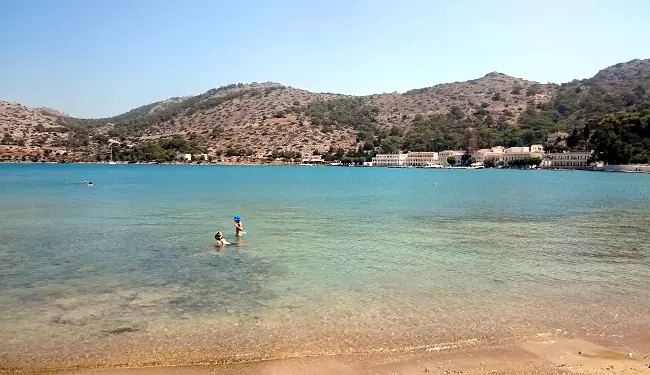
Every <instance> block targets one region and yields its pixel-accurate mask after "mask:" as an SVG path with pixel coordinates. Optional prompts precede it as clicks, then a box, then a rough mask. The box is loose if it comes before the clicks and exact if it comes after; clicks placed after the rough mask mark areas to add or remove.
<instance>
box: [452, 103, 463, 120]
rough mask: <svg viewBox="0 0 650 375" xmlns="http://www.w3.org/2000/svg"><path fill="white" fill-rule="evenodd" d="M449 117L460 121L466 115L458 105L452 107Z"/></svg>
mask: <svg viewBox="0 0 650 375" xmlns="http://www.w3.org/2000/svg"><path fill="white" fill-rule="evenodd" d="M449 115H450V116H451V117H452V118H453V119H455V120H460V119H462V118H463V117H465V113H464V112H463V110H462V109H460V107H459V106H457V105H454V106H452V107H451V109H450V110H449Z"/></svg>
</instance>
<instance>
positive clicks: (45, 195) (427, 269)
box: [0, 164, 650, 370]
mask: <svg viewBox="0 0 650 375" xmlns="http://www.w3.org/2000/svg"><path fill="white" fill-rule="evenodd" d="M85 181H92V182H93V186H88V185H87V183H85ZM236 214H239V215H241V216H242V221H243V224H244V230H245V231H246V234H245V235H244V236H243V237H241V238H240V239H239V240H238V239H236V238H235V236H234V233H233V230H234V225H233V216H234V215H236ZM649 227H650V175H644V174H633V173H605V172H584V171H541V170H449V169H442V170H440V169H389V168H363V167H307V166H174V165H107V164H104V165H92V164H0V369H5V370H6V369H62V368H83V367H86V366H87V367H96V366H99V367H102V366H126V365H128V366H165V365H184V364H187V365H195V364H222V363H235V362H240V361H255V360H261V359H270V358H291V357H301V356H318V355H333V354H340V353H342V354H350V353H383V352H386V353H395V352H409V351H433V350H444V349H445V348H452V347H454V348H455V347H472V346H477V347H479V346H493V347H498V346H503V345H508V344H511V343H517V342H521V341H525V340H531V339H533V340H534V339H539V338H544V337H548V336H554V337H555V336H558V335H563V336H567V337H582V338H586V339H589V340H592V341H593V340H596V341H598V340H600V341H609V342H614V343H616V344H617V345H619V347H626V346H627V347H634V345H636V343H640V342H646V343H647V341H644V340H646V339H647V338H648V337H647V336H648V332H650V308H648V306H650V293H649V292H648V287H649V286H650V231H649V230H648V228H649ZM216 231H221V232H223V233H225V235H226V239H227V240H229V241H231V242H233V243H235V244H234V245H232V246H227V247H225V248H217V247H216V246H215V240H214V234H215V232H216ZM644 335H645V336H644Z"/></svg>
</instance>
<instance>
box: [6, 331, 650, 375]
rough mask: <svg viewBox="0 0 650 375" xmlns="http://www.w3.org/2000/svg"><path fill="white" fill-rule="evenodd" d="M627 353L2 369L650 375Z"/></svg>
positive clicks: (471, 352) (648, 350) (557, 342)
mask: <svg viewBox="0 0 650 375" xmlns="http://www.w3.org/2000/svg"><path fill="white" fill-rule="evenodd" d="M637 347H638V348H640V351H638V352H629V353H625V352H623V351H620V350H615V348H612V347H605V346H601V345H597V344H595V343H592V342H588V341H585V340H582V339H576V338H566V337H543V338H540V339H539V340H534V341H529V342H525V343H521V344H517V345H513V346H509V347H505V346H501V347H453V345H451V346H448V347H445V346H439V347H433V348H426V349H421V350H416V351H413V352H408V353H404V352H401V353H374V354H355V355H333V356H320V357H301V358H284V359H275V360H265V361H255V362H247V363H236V364H230V365H205V366H187V367H186V366H173V367H155V366H152V367H129V366H128V365H124V366H119V367H112V368H85V369H79V368H77V369H65V370H56V371H53V370H33V371H27V370H18V369H15V370H10V369H4V370H0V373H7V374H22V373H33V374H49V375H117V374H129V375H154V374H163V375H174V374H178V375H208V374H210V375H252V374H263V375H281V374H282V375H284V374H295V375H298V374H319V375H320V374H323V375H325V374H327V375H330V374H331V375H334V374H340V375H366V374H367V375H380V374H386V375H396V374H399V375H415V374H441V375H442V374H444V375H450V374H464V375H472V374H503V375H510V374H512V375H515V374H516V375H524V374H585V375H602V374H613V375H627V374H650V342H645V343H639V345H637Z"/></svg>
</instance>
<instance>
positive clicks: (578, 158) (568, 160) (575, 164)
mask: <svg viewBox="0 0 650 375" xmlns="http://www.w3.org/2000/svg"><path fill="white" fill-rule="evenodd" d="M592 153H593V151H581V152H550V153H548V154H545V155H544V160H542V164H541V167H542V168H558V169H585V168H586V167H587V164H588V161H589V158H590V157H591V154H592Z"/></svg>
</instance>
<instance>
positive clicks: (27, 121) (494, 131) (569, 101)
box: [0, 60, 650, 161]
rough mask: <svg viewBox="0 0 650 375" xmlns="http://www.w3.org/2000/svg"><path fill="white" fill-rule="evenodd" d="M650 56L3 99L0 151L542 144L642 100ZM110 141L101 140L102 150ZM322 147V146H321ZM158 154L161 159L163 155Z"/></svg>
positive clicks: (9, 154)
mask: <svg viewBox="0 0 650 375" xmlns="http://www.w3.org/2000/svg"><path fill="white" fill-rule="evenodd" d="M648 89H650V60H633V61H630V62H627V63H621V64H617V65H614V66H611V67H608V68H606V69H603V70H601V71H600V72H598V73H597V74H596V75H595V76H594V77H592V78H589V79H586V80H576V81H572V82H569V83H565V84H562V85H556V84H540V83H537V82H532V81H527V80H524V79H521V78H515V77H510V76H507V75H505V74H502V73H497V72H493V73H489V74H487V75H485V76H483V77H481V78H478V79H475V80H471V81H467V82H454V83H446V84H440V85H436V86H432V87H427V88H421V89H415V90H410V91H407V92H405V93H384V94H377V95H369V96H348V95H340V94H331V93H312V92H309V91H305V90H301V89H297V88H292V87H287V86H283V85H281V84H278V83H272V82H266V83H252V84H234V85H228V86H223V87H220V88H216V89H212V90H208V91H207V92H205V93H203V94H200V95H197V96H188V97H176V98H170V99H168V100H164V101H160V102H156V103H151V104H148V105H144V106H142V107H139V108H136V109H133V110H131V111H129V112H126V113H124V114H121V115H118V116H114V117H110V118H102V119H78V118H72V117H70V116H68V115H65V114H63V113H60V112H58V111H56V110H52V109H47V108H27V107H24V106H22V105H19V104H15V103H9V102H0V133H1V134H0V135H1V137H0V155H4V158H5V159H7V158H11V159H15V158H26V157H28V156H27V155H31V156H33V158H34V159H49V160H58V159H60V158H67V159H69V160H93V161H94V160H103V159H105V158H106V157H108V155H110V154H111V150H112V153H113V156H114V158H123V159H126V160H133V161H137V160H155V159H164V160H169V159H171V158H173V157H174V155H175V154H176V153H177V152H194V153H208V154H210V155H211V156H213V157H215V158H220V159H228V160H232V161H237V160H239V161H243V160H245V159H262V158H265V157H267V156H269V155H272V156H273V157H276V156H279V157H282V156H287V155H291V156H297V154H302V155H303V156H305V155H311V154H312V153H321V154H326V156H327V157H330V158H332V157H336V158H341V157H344V156H345V155H347V156H349V157H364V158H368V157H370V156H371V155H372V154H373V153H374V152H377V151H385V152H394V151H397V150H399V149H401V150H440V149H444V148H460V147H466V145H467V137H466V133H467V129H468V128H473V129H475V130H476V132H477V134H478V138H479V146H481V147H488V146H492V145H496V144H504V145H507V146H516V145H524V144H530V143H533V142H543V141H545V140H546V137H547V134H548V133H549V132H553V131H558V130H563V131H569V132H574V129H582V128H584V126H585V124H586V123H587V122H588V120H589V119H590V118H592V117H595V116H601V115H605V114H610V113H615V112H618V111H634V110H643V109H646V108H647V106H648V102H649V100H648V94H647V91H648ZM109 145H110V147H109ZM328 152H329V153H328ZM163 156H164V157H163Z"/></svg>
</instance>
